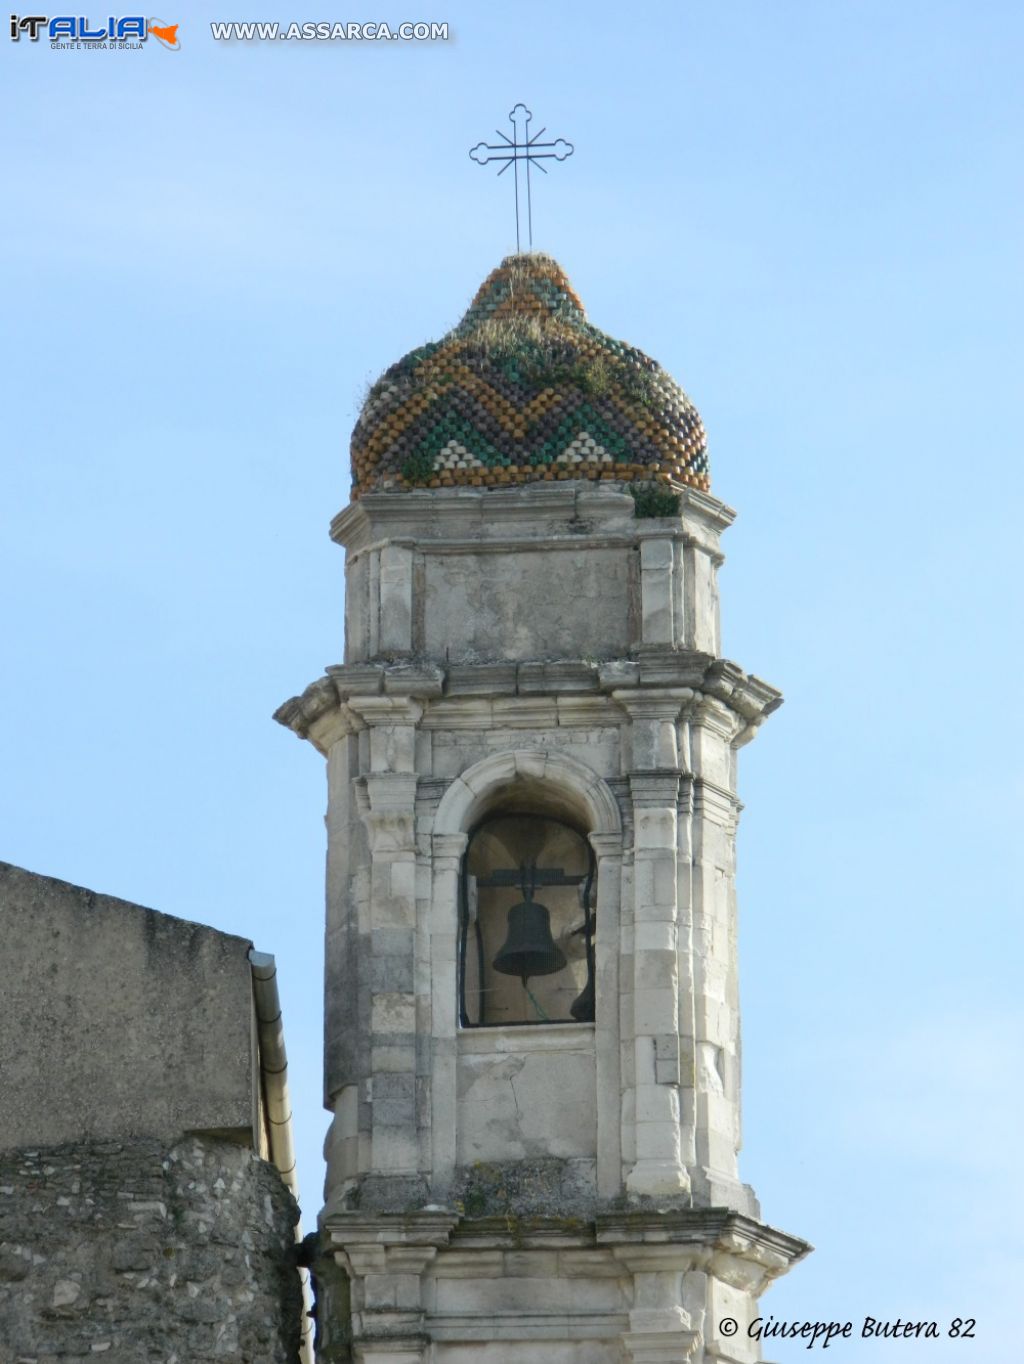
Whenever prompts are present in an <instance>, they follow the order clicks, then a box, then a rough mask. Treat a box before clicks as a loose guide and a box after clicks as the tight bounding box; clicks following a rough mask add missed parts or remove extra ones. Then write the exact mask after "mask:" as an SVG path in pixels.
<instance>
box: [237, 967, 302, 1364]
mask: <svg viewBox="0 0 1024 1364" xmlns="http://www.w3.org/2000/svg"><path fill="white" fill-rule="evenodd" d="M249 965H250V967H251V968H252V996H253V1003H254V1005H255V1008H256V1032H257V1037H258V1040H259V1058H260V1081H261V1084H262V1087H263V1099H264V1104H265V1106H266V1113H267V1127H268V1130H269V1134H270V1159H271V1160H272V1161H273V1163H274V1165H276V1167H277V1169H278V1172H279V1174H280V1176H281V1179H282V1180H283V1182H284V1184H285V1185H286V1186H287V1188H288V1190H289V1192H290V1193H291V1195H292V1197H293V1198H294V1199H295V1201H296V1203H298V1201H299V1181H298V1177H297V1174H296V1170H295V1143H294V1141H293V1139H292V1105H291V1100H290V1098H289V1097H288V1053H287V1052H286V1050H285V1045H284V1026H283V1023H282V1019H281V997H280V995H279V994H278V991H277V965H276V963H275V961H274V958H273V956H272V955H271V954H270V953H269V952H257V951H256V949H255V948H254V947H251V948H250V949H249ZM295 1240H296V1241H301V1240H302V1223H301V1222H297V1223H296V1224H295ZM299 1278H300V1279H301V1281H302V1303H303V1309H304V1310H303V1318H302V1343H301V1345H300V1347H299V1355H300V1358H301V1359H302V1362H303V1364H313V1321H312V1318H311V1317H310V1315H309V1313H310V1311H311V1309H312V1306H313V1295H312V1291H311V1289H310V1283H309V1271H308V1270H306V1269H300V1270H299Z"/></svg>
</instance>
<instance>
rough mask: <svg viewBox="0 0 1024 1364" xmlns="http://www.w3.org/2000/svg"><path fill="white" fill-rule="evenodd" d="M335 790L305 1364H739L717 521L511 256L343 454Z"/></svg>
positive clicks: (325, 717)
mask: <svg viewBox="0 0 1024 1364" xmlns="http://www.w3.org/2000/svg"><path fill="white" fill-rule="evenodd" d="M352 469H353V494H352V502H351V505H350V506H348V507H347V508H346V509H345V510H344V511H343V512H342V513H341V514H340V515H339V516H338V517H337V518H336V519H335V521H334V523H333V525H332V528H331V534H332V537H333V538H334V539H335V540H336V541H337V542H338V543H339V544H341V545H343V546H344V548H345V551H346V575H347V576H346V606H345V661H344V663H341V664H339V665H337V666H334V667H330V668H328V669H327V672H326V675H325V676H324V677H322V678H321V679H320V680H319V681H317V682H314V683H313V684H312V685H311V686H310V687H308V688H307V689H306V691H305V692H303V694H302V695H301V696H299V697H296V698H294V699H293V700H291V701H288V702H286V704H285V705H283V706H282V707H281V708H280V710H279V711H278V712H277V719H279V720H280V721H281V723H282V724H285V725H287V726H288V727H289V728H291V729H292V730H294V731H295V733H296V734H298V735H299V736H300V737H302V738H304V739H308V740H309V741H310V742H311V743H312V744H313V745H314V747H316V748H317V749H318V750H319V752H321V753H322V754H323V755H324V757H325V758H326V760H327V780H328V808H327V831H328V860H327V938H326V952H327V966H326V977H327V978H326V1006H327V1007H326V1039H325V1070H324V1093H325V1103H326V1105H327V1107H328V1109H329V1110H330V1111H331V1112H332V1114H333V1122H332V1126H331V1130H330V1135H329V1137H328V1142H327V1151H326V1154H327V1162H328V1169H327V1184H326V1202H325V1207H324V1209H323V1212H322V1214H321V1218H320V1230H321V1238H322V1244H323V1247H324V1250H325V1252H326V1253H327V1254H328V1255H330V1256H332V1257H333V1259H334V1261H335V1262H336V1264H337V1266H338V1269H339V1271H340V1274H341V1276H342V1278H343V1283H344V1290H343V1291H336V1292H335V1293H334V1294H332V1295H331V1297H330V1299H329V1301H328V1302H327V1303H326V1304H323V1303H322V1304H321V1308H320V1312H321V1325H322V1336H323V1337H324V1339H325V1340H327V1338H328V1337H329V1342H333V1343H325V1344H324V1353H323V1355H322V1358H324V1359H331V1360H335V1359H337V1360H341V1359H352V1360H355V1361H360V1362H362V1361H366V1362H367V1364H368V1362H369V1361H371V1360H372V1361H373V1362H374V1364H428V1362H429V1364H471V1362H475V1361H477V1360H480V1359H486V1360H488V1361H493V1364H534V1362H536V1364H540V1361H543V1362H544V1364H621V1361H637V1362H639V1361H643V1364H656V1362H657V1364H679V1361H680V1360H684V1359H685V1360H693V1361H707V1362H708V1364H710V1362H711V1361H716V1364H725V1361H735V1364H744V1362H745V1361H753V1360H757V1359H759V1358H760V1353H759V1347H758V1344H757V1342H756V1339H754V1338H753V1337H752V1334H751V1333H750V1332H749V1331H748V1327H749V1323H750V1322H751V1321H752V1319H753V1318H754V1317H755V1316H756V1315H757V1314H758V1310H759V1309H758V1306H757V1299H758V1295H759V1294H760V1293H761V1292H762V1291H763V1290H764V1288H765V1287H767V1285H768V1284H769V1283H770V1282H771V1281H772V1280H773V1279H774V1278H776V1277H777V1276H778V1275H780V1274H782V1273H784V1272H785V1271H786V1270H787V1269H788V1268H789V1266H790V1265H791V1264H792V1263H793V1262H794V1261H795V1260H797V1259H799V1258H800V1257H801V1256H802V1255H804V1254H805V1253H806V1252H807V1250H808V1249H809V1248H808V1247H807V1245H806V1244H805V1243H804V1242H802V1241H799V1240H797V1239H795V1238H793V1237H791V1236H788V1235H786V1234H784V1233H782V1232H779V1231H776V1230H774V1229H772V1228H771V1227H770V1226H767V1225H766V1224H765V1223H763V1222H762V1221H761V1220H760V1212H759V1208H758V1204H757V1202H756V1200H755V1198H754V1196H753V1193H752V1192H751V1190H750V1189H749V1188H748V1187H747V1186H746V1185H744V1184H743V1183H742V1182H741V1180H740V1175H739V1171H738V1167H737V1152H738V1150H739V1146H740V1051H739V1005H738V989H737V950H736V931H737V930H736V903H735V894H734V877H733V872H734V855H735V833H736V823H737V817H738V812H739V808H740V807H739V802H738V799H737V795H736V758H737V753H738V750H739V749H740V748H741V747H742V746H743V745H744V744H745V743H747V742H748V740H750V739H751V738H752V737H753V736H754V734H755V733H756V732H757V729H758V727H759V725H760V724H761V722H762V720H764V719H765V717H766V716H768V715H769V714H770V713H771V712H772V711H773V710H774V709H775V708H776V707H777V706H778V705H779V704H780V702H781V697H780V695H779V693H778V692H777V691H775V690H774V688H772V687H770V686H768V685H767V684H766V683H764V682H762V681H760V680H759V679H758V678H756V677H754V676H752V675H749V674H747V673H745V672H744V671H743V670H742V669H741V668H739V667H738V666H737V665H736V664H734V663H731V662H729V661H727V660H726V659H724V658H722V657H721V651H720V644H719V612H718V588H717V572H718V568H719V565H720V564H721V562H722V554H721V550H720V547H719V542H720V538H721V535H722V532H723V531H725V530H726V529H727V528H728V526H729V525H730V524H731V522H732V519H733V513H732V511H730V509H729V508H728V507H726V506H725V505H724V504H723V503H721V502H719V501H718V500H717V499H716V498H715V497H713V496H712V495H711V493H710V491H709V475H708V461H707V453H706V442H705V435H704V430H703V427H702V425H701V421H700V418H699V416H698V414H697V412H696V410H695V408H694V407H693V405H692V404H691V402H690V401H689V399H688V398H687V397H686V395H685V394H684V393H683V392H682V390H681V389H680V388H679V387H678V386H677V385H676V384H675V383H674V382H673V381H672V380H671V379H670V378H669V377H668V376H667V375H666V373H665V372H664V370H662V369H661V368H660V367H659V366H658V365H657V364H656V363H655V362H654V361H653V360H651V359H649V358H648V357H647V356H646V355H644V354H643V353H642V352H641V351H638V350H636V349H634V348H633V347H631V346H628V345H626V344H624V343H622V342H619V341H616V340H613V339H612V338H610V337H608V336H606V335H605V334H604V333H602V332H600V331H598V330H597V328H595V327H594V326H592V325H591V324H590V323H589V322H588V321H587V319H586V316H585V314H584V311H583V308H582V306H581V304H580V301H579V299H578V298H577V297H576V294H575V293H574V291H573V288H572V286H571V284H570V283H569V281H568V279H567V278H566V276H565V274H564V273H563V272H562V270H561V269H560V268H559V266H558V265H557V264H556V263H555V262H554V261H552V260H551V259H550V258H548V257H546V256H542V255H534V254H530V255H519V256H512V257H509V258H508V259H506V260H505V261H503V262H502V264H501V266H500V267H499V268H498V269H497V270H495V271H494V272H493V273H492V274H491V275H490V276H489V278H488V279H487V280H486V281H485V282H484V284H483V285H482V286H481V288H480V290H479V292H478V293H477V295H476V298H475V299H474V301H473V303H472V305H471V307H470V309H469V311H468V312H467V314H466V316H465V318H464V319H463V321H462V322H461V323H460V324H459V325H458V326H457V327H456V328H455V329H454V330H453V331H452V332H450V333H449V334H448V335H447V336H445V337H444V338H443V339H442V340H441V341H440V342H436V343H432V344H429V345H426V346H421V347H420V348H419V349H418V350H415V351H412V352H411V353H410V354H409V355H407V356H406V357H405V358H404V359H402V360H400V361H399V362H398V363H397V364H395V365H393V366H392V367H391V368H390V369H389V370H388V371H387V372H386V373H385V374H384V376H383V377H382V378H381V379H380V380H379V381H378V382H377V384H375V385H374V387H373V389H372V390H371V392H370V394H369V396H368V398H367V400H366V404H365V406H364V408H363V411H362V414H361V415H360V418H359V420H358V422H357V424H356V428H355V432H354V434H353V438H352Z"/></svg>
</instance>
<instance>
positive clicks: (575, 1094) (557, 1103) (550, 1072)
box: [456, 1023, 597, 1165]
mask: <svg viewBox="0 0 1024 1364" xmlns="http://www.w3.org/2000/svg"><path fill="white" fill-rule="evenodd" d="M456 1094H457V1103H458V1114H457V1136H456V1160H457V1162H458V1164H459V1165H470V1164H473V1163H474V1162H475V1161H501V1160H522V1159H524V1158H527V1157H530V1156H559V1157H567V1156H596V1154H597V1084H596V1068H595V1062H594V1030H593V1025H592V1024H588V1023H581V1024H562V1025H559V1026H552V1027H550V1028H546V1027H522V1028H517V1027H509V1028H481V1029H465V1030H463V1031H462V1032H460V1033H459V1037H458V1063H457V1081H456Z"/></svg>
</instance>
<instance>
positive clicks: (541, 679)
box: [274, 647, 782, 752]
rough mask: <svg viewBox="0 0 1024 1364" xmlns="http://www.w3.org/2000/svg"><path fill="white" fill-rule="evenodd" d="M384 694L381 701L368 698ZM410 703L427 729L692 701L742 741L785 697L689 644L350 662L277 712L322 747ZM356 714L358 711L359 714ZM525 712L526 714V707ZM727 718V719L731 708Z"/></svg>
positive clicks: (562, 721) (567, 717)
mask: <svg viewBox="0 0 1024 1364" xmlns="http://www.w3.org/2000/svg"><path fill="white" fill-rule="evenodd" d="M374 699H377V700H379V703H380V704H379V705H377V706H374V705H372V704H371V702H372V701H373V700H374ZM403 702H404V703H405V704H406V706H407V707H408V709H407V710H406V711H405V713H406V714H407V715H409V716H410V719H409V720H408V721H407V723H412V722H413V720H412V719H411V717H412V715H413V708H414V707H418V706H419V705H422V706H423V710H424V715H423V720H422V723H423V724H424V726H425V727H427V728H442V727H448V726H450V727H451V728H456V729H457V728H478V727H495V726H501V725H503V724H504V725H508V726H510V727H513V728H515V727H516V726H517V725H520V724H531V723H533V724H540V725H555V724H557V725H559V726H564V725H569V726H574V725H576V726H580V725H582V726H586V725H594V724H601V723H605V724H607V723H610V722H611V720H612V713H611V711H612V708H614V709H618V707H619V706H621V707H622V708H624V709H625V710H627V711H629V712H631V713H634V714H639V713H647V712H650V711H658V709H659V707H661V706H662V705H663V703H667V704H676V703H677V702H678V704H679V705H680V706H681V707H686V709H687V712H688V713H692V718H693V719H694V720H695V721H697V723H715V719H714V717H715V716H716V715H718V716H721V719H722V722H723V723H724V724H725V725H726V727H727V728H728V729H729V730H731V731H732V734H733V738H732V743H733V745H734V747H739V746H740V745H741V744H744V743H746V742H747V741H748V740H749V739H750V738H752V737H753V735H754V733H756V731H757V728H758V727H759V726H760V724H761V723H762V721H763V720H764V719H765V718H766V717H767V716H769V715H770V714H771V713H772V711H774V710H776V709H777V708H778V707H779V706H780V705H781V704H782V696H781V694H780V693H779V692H778V691H777V690H776V689H775V688H774V687H772V686H769V684H768V683H767V682H763V681H762V680H761V679H760V678H758V677H755V676H753V675H752V674H749V673H745V672H744V671H743V670H742V668H740V667H739V666H738V665H737V664H735V663H732V662H730V661H729V660H728V659H722V658H713V657H712V656H711V655H710V654H704V653H696V652H694V651H692V650H685V649H670V648H668V647H652V648H642V649H638V650H637V651H636V653H635V656H633V657H630V658H618V659H608V660H605V661H603V662H598V661H595V660H593V659H561V660H531V661H526V662H521V663H514V662H484V663H479V664H468V663H460V664H456V665H453V666H451V667H449V668H443V667H441V666H439V665H438V664H436V663H432V662H430V663H419V662H379V663H350V664H341V665H335V666H332V667H329V668H328V669H327V673H326V675H325V676H324V677H321V678H318V679H317V681H315V682H313V683H312V684H311V685H310V686H308V687H307V688H306V690H305V691H304V692H303V693H302V695H301V696H293V697H292V698H291V699H290V700H288V701H286V702H285V703H284V705H282V706H280V707H279V708H278V709H277V710H276V711H275V712H274V719H275V720H277V721H278V723H279V724H282V725H284V726H285V727H286V728H287V729H290V730H292V731H293V732H294V733H295V734H297V735H298V736H299V738H302V739H307V738H308V739H309V740H310V741H311V742H312V743H313V744H314V745H315V746H316V747H317V748H318V749H319V750H320V751H321V752H326V750H327V748H328V747H329V746H330V744H331V743H333V742H334V741H335V739H337V738H338V737H340V736H341V735H343V734H346V733H351V732H354V731H355V730H358V729H360V728H362V727H363V725H364V720H363V719H360V714H361V715H363V716H365V717H366V719H369V718H370V716H371V715H372V716H373V717H374V719H377V718H378V715H380V716H381V717H382V716H383V714H384V713H385V712H388V713H391V714H393V715H396V716H397V713H398V712H400V711H401V710H402V708H403V705H402V703H403ZM356 712H359V714H357V713H356ZM520 712H521V714H520ZM727 713H728V716H729V718H728V719H727V720H726V714H727Z"/></svg>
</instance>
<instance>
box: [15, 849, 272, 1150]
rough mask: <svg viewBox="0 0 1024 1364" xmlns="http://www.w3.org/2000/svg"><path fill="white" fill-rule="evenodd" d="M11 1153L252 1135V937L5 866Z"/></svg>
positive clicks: (254, 1086) (254, 1082)
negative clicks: (203, 1134) (187, 1135)
mask: <svg viewBox="0 0 1024 1364" xmlns="http://www.w3.org/2000/svg"><path fill="white" fill-rule="evenodd" d="M0 916H2V917H0V944H2V949H0V1000H2V1007H0V1068H2V1069H0V1088H2V1092H3V1102H2V1104H0V1150H10V1149H12V1148H15V1147H19V1146H24V1145H28V1144H34V1145H57V1144H59V1143H62V1142H68V1141H78V1140H81V1139H83V1138H99V1137H122V1136H140V1135H150V1136H156V1135H162V1136H165V1137H168V1138H170V1139H172V1140H176V1139H177V1138H178V1137H179V1136H181V1135H182V1134H183V1133H184V1132H188V1131H192V1130H206V1131H210V1130H215V1131H222V1132H233V1133H235V1134H236V1135H237V1136H238V1137H239V1139H242V1140H245V1141H247V1142H250V1143H251V1142H252V1139H253V1132H254V1129H255V1123H256V1095H257V1093H258V1069H257V1059H256V1053H255V1044H254V1029H253V1021H252V983H251V974H252V973H251V969H250V966H249V960H248V956H247V953H248V951H249V943H248V942H246V941H245V939H244V938H236V937H233V936H232V935H231V934H228V933H219V932H218V931H217V930H216V929H213V928H207V927H204V926H203V925H202V924H194V923H188V922H186V921H185V920H184V919H175V918H172V917H171V916H170V915H169V914H158V913H157V912H156V910H152V909H144V908H142V906H140V905H133V904H129V903H128V902H127V901H125V900H118V899H115V898H114V897H113V896H110V895H97V894H96V893H94V892H93V891H91V890H85V889H83V888H82V887H81V886H73V885H69V884H68V883H67V882H66V881H57V880H54V879H53V878H52V877H49V876H38V875H36V874H34V873H33V872H29V871H25V870H23V869H22V868H20V867H12V866H10V865H9V864H8V863H0Z"/></svg>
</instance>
